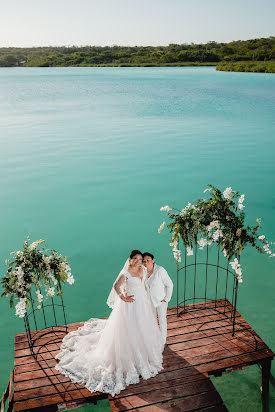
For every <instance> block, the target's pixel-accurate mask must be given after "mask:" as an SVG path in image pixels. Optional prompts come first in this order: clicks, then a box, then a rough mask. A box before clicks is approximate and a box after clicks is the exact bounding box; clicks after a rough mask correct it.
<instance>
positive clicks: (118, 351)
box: [55, 250, 163, 396]
mask: <svg viewBox="0 0 275 412" xmlns="http://www.w3.org/2000/svg"><path fill="white" fill-rule="evenodd" d="M148 290H149V289H148V287H147V276H146V270H145V268H144V267H143V266H142V254H141V252H140V251H139V250H133V251H132V252H131V254H130V257H129V259H128V260H127V261H126V264H125V266H124V268H123V269H122V271H121V272H120V274H119V275H118V277H117V279H116V281H115V283H114V285H113V288H112V291H111V293H110V295H109V298H108V301H107V304H108V305H109V306H110V307H111V308H112V309H113V310H112V312H111V314H110V316H109V318H108V319H106V320H104V319H94V318H91V319H89V320H88V321H87V322H85V323H84V325H83V326H82V327H80V328H79V329H78V330H76V331H73V332H70V333H68V334H67V335H66V336H65V337H64V339H63V341H62V344H61V347H60V352H59V353H58V354H57V355H56V356H55V358H56V359H57V360H59V363H57V365H56V366H55V368H56V369H57V370H58V371H60V372H61V373H63V374H64V375H65V376H67V377H69V378H70V379H71V380H72V381H73V382H77V383H79V384H81V385H84V386H86V388H87V389H89V390H90V391H91V392H105V393H109V394H111V395H112V396H114V395H115V394H118V393H119V392H120V391H121V390H122V389H124V388H125V387H126V386H127V385H129V384H131V383H137V382H139V380H140V377H142V378H143V379H148V378H150V377H152V376H155V375H156V374H157V373H158V372H159V371H160V370H161V369H162V351H163V345H162V340H161V333H160V330H159V327H158V324H157V319H156V315H155V313H154V309H153V306H152V303H151V299H150V296H149V292H148Z"/></svg>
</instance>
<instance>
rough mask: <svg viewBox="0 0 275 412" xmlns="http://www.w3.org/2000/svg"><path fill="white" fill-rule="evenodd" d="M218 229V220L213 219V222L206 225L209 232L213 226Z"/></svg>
mask: <svg viewBox="0 0 275 412" xmlns="http://www.w3.org/2000/svg"><path fill="white" fill-rule="evenodd" d="M215 227H216V228H217V229H219V228H220V222H219V221H218V220H213V222H210V224H209V225H208V226H207V230H208V232H210V231H211V230H212V229H214V228H215Z"/></svg>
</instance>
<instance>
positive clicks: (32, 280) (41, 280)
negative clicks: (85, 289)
mask: <svg viewBox="0 0 275 412" xmlns="http://www.w3.org/2000/svg"><path fill="white" fill-rule="evenodd" d="M41 243H44V240H38V241H36V242H33V243H32V244H29V238H27V240H26V241H25V242H24V245H23V251H20V250H19V251H17V252H12V253H11V255H12V256H13V259H11V260H7V261H6V263H7V265H8V270H7V273H6V274H5V275H4V276H3V277H2V279H1V285H2V287H3V289H4V291H3V293H2V295H1V296H2V297H3V296H7V297H9V298H10V307H11V308H12V307H13V306H14V299H19V308H17V310H16V314H17V315H19V317H23V316H24V315H25V312H26V307H29V306H30V301H31V299H32V298H31V294H30V293H31V287H32V285H34V286H35V288H36V293H37V301H38V309H40V305H39V304H40V303H41V302H42V300H43V296H42V295H41V287H42V285H43V286H44V288H45V290H46V292H47V296H50V297H53V295H54V294H55V289H54V287H52V283H53V285H54V286H56V290H57V295H58V296H61V295H62V294H63V291H62V284H64V283H65V282H66V281H67V282H68V283H70V284H73V283H74V278H73V276H72V274H71V269H70V266H69V264H68V262H67V259H66V257H64V256H62V255H60V254H58V252H57V251H56V250H51V251H49V250H48V249H47V250H45V248H43V247H42V248H41V249H40V250H39V249H38V246H39V245H40V244H41Z"/></svg>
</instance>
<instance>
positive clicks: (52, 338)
mask: <svg viewBox="0 0 275 412" xmlns="http://www.w3.org/2000/svg"><path fill="white" fill-rule="evenodd" d="M231 310H232V306H231V304H230V303H229V302H228V301H227V302H226V307H225V308H224V300H220V301H209V302H206V303H197V304H195V305H192V304H191V305H187V306H186V309H185V310H184V311H183V308H181V313H180V315H179V316H177V315H176V308H169V309H168V338H167V346H166V348H165V350H164V362H163V366H164V369H163V371H161V372H160V373H159V374H158V375H157V376H155V377H154V378H151V379H148V380H141V381H140V382H139V383H138V384H135V385H129V386H128V387H127V388H126V389H125V390H124V391H122V392H121V393H120V394H119V395H117V396H115V397H109V402H110V406H111V410H112V411H114V412H118V411H129V410H135V411H138V410H140V411H141V410H142V411H144V412H155V411H166V410H167V411H193V410H196V411H203V410H205V411H206V410H207V411H208V412H216V411H220V412H223V411H227V408H226V407H225V405H224V404H223V401H222V399H221V397H220V395H219V394H218V392H217V391H216V390H215V387H214V386H213V384H212V382H211V380H210V378H209V376H210V375H211V374H212V375H215V376H219V375H221V374H222V373H223V372H232V371H234V370H238V369H242V368H245V367H248V366H250V365H253V364H260V366H261V368H262V387H263V392H264V396H265V398H266V396H267V395H268V382H269V374H270V366H271V361H272V359H273V357H274V353H273V352H272V351H271V350H270V349H269V348H268V346H267V345H266V344H265V343H264V342H263V341H262V339H261V338H260V337H259V336H258V335H257V334H256V332H255V331H254V330H253V329H252V328H251V326H250V325H249V324H248V323H247V322H246V321H245V319H244V318H243V317H242V316H241V315H240V314H239V313H238V312H237V313H236V328H235V335H234V337H232V324H231V322H230V313H231ZM82 325H83V322H81V323H74V324H70V325H69V331H72V330H75V329H77V328H78V327H80V326H82ZM62 338H63V335H61V334H58V333H56V332H55V330H54V329H53V330H52V331H51V333H49V334H48V335H46V336H45V337H43V338H41V339H40V340H38V341H37V342H36V346H35V347H34V350H35V353H36V354H37V360H36V359H35V358H34V357H33V355H32V354H31V352H30V349H29V347H28V342H27V337H26V334H25V333H21V334H17V335H16V336H15V358H14V359H15V360H14V395H13V401H14V404H13V408H14V411H28V410H31V411H33V412H34V411H61V410H65V409H66V408H69V407H70V406H71V407H74V406H77V405H79V404H81V403H83V402H85V403H91V402H93V403H96V402H97V400H100V399H103V398H106V397H107V396H106V394H101V393H93V394H92V393H91V392H89V391H88V390H87V389H86V388H84V387H83V386H81V385H78V384H75V383H72V382H71V381H70V380H69V379H68V378H66V377H65V376H64V375H62V374H60V373H58V372H57V371H56V370H55V369H54V365H55V363H56V360H55V359H54V356H55V355H56V354H57V353H58V351H59V347H60V344H61V341H62ZM259 387H260V382H259Z"/></svg>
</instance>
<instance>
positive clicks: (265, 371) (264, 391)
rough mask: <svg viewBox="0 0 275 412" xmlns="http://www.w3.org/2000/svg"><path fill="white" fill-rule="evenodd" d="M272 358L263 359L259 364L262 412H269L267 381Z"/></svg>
mask: <svg viewBox="0 0 275 412" xmlns="http://www.w3.org/2000/svg"><path fill="white" fill-rule="evenodd" d="M271 361H272V358H267V359H263V360H262V361H261V362H260V365H261V369H262V387H261V390H262V403H263V411H266V412H267V411H268V410H269V379H270V369H271Z"/></svg>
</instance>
